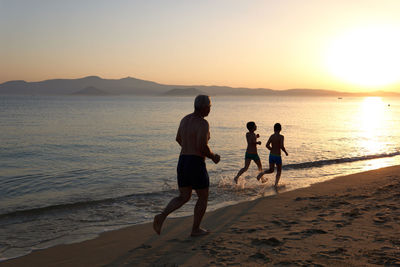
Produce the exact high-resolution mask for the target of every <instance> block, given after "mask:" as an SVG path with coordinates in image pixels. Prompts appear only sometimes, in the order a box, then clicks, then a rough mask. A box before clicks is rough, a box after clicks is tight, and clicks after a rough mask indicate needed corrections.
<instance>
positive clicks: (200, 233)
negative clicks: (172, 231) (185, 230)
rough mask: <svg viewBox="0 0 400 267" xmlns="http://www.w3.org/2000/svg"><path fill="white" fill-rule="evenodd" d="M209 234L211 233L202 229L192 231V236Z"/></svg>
mask: <svg viewBox="0 0 400 267" xmlns="http://www.w3.org/2000/svg"><path fill="white" fill-rule="evenodd" d="M209 233H210V231H208V230H205V229H201V228H200V229H198V230H195V231H192V233H191V234H190V236H203V235H208V234H209Z"/></svg>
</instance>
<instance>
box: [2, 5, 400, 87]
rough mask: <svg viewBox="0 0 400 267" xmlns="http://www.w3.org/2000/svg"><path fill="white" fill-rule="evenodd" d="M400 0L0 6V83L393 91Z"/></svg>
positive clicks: (398, 78) (399, 53) (398, 75)
mask: <svg viewBox="0 0 400 267" xmlns="http://www.w3.org/2000/svg"><path fill="white" fill-rule="evenodd" d="M399 11H400V1H399V0H379V1H378V0H335V1H331V0H281V1H275V0H274V1H272V0H271V1H270V0H264V1H251V0H250V1H242V0H206V1H190V0H180V1H170V0H162V1H161V0H160V1H151V0H149V1H127V0H125V1H123V0H115V1H99V0H97V1H96V0H91V1H89V0H83V1H51V0H48V1H45V0H38V1H30V0H25V1H23V0H0V38H1V42H0V46H1V49H0V83H1V82H5V81H9V80H26V81H40V80H45V79H52V78H80V77H84V76H89V75H98V76H100V77H102V78H111V79H119V78H123V77H127V76H131V77H135V78H139V79H145V80H151V81H155V82H159V83H163V84H182V85H226V86H232V87H250V88H272V89H290V88H313V89H331V90H339V91H374V90H386V91H400V63H399V62H400V49H398V47H400V16H399Z"/></svg>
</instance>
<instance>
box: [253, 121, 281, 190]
mask: <svg viewBox="0 0 400 267" xmlns="http://www.w3.org/2000/svg"><path fill="white" fill-rule="evenodd" d="M281 130H282V126H281V124H280V123H275V125H274V134H273V135H271V136H270V137H269V139H268V142H267V144H266V145H265V146H266V147H267V148H268V150H269V151H270V153H269V170H266V171H263V172H260V174H258V176H257V180H260V179H261V177H262V176H263V175H264V174H266V173H273V172H274V165H276V168H277V171H276V178H275V185H274V186H275V188H277V187H278V182H279V179H280V178H281V172H282V157H281V150H282V151H283V152H285V154H286V156H288V153H287V152H286V149H285V145H284V137H283V135H281V134H280V132H281Z"/></svg>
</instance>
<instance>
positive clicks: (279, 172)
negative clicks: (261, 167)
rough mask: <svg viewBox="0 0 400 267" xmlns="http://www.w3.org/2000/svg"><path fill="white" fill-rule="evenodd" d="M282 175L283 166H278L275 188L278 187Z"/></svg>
mask: <svg viewBox="0 0 400 267" xmlns="http://www.w3.org/2000/svg"><path fill="white" fill-rule="evenodd" d="M281 173H282V165H281V164H279V165H278V164H277V165H276V178H275V185H274V186H275V187H278V183H279V179H280V178H281Z"/></svg>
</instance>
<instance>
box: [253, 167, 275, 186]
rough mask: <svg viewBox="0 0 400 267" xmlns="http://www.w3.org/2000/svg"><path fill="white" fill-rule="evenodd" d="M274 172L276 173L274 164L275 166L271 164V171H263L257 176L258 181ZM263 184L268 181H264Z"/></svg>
mask: <svg viewBox="0 0 400 267" xmlns="http://www.w3.org/2000/svg"><path fill="white" fill-rule="evenodd" d="M273 172H274V164H273V163H270V164H269V169H268V170H265V171H263V172H260V173H259V174H258V175H257V180H260V179H261V177H263V175H264V174H267V173H273ZM262 182H263V183H265V182H266V180H263V181H262Z"/></svg>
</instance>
